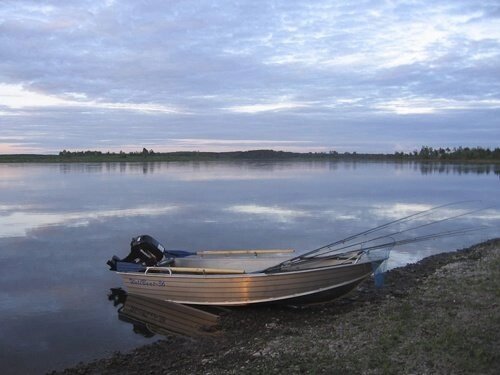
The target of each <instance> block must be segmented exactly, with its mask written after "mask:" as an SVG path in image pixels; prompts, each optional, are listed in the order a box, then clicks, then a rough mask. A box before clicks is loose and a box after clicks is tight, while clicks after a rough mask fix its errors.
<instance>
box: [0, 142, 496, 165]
mask: <svg viewBox="0 0 500 375" xmlns="http://www.w3.org/2000/svg"><path fill="white" fill-rule="evenodd" d="M204 160H207V161H208V160H395V161H399V160H415V161H457V162H460V161H463V162H467V161H472V162H500V148H498V147H497V148H495V149H493V150H490V149H488V148H482V147H472V148H470V147H458V148H453V149H450V148H437V149H435V148H432V147H428V146H423V147H422V148H421V149H420V150H415V151H412V152H408V153H405V152H395V153H393V154H366V153H357V152H337V151H334V150H332V151H329V152H308V153H298V152H288V151H274V150H252V151H231V152H199V151H176V152H155V151H153V150H147V149H146V148H143V149H142V151H136V152H128V153H126V152H123V151H120V152H118V153H115V152H102V151H67V150H63V151H61V152H59V154H58V155H35V154H18V155H0V162H124V161H127V162H128V161H130V162H134V161H204Z"/></svg>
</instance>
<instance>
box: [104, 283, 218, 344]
mask: <svg viewBox="0 0 500 375" xmlns="http://www.w3.org/2000/svg"><path fill="white" fill-rule="evenodd" d="M108 299H109V300H110V301H113V304H114V305H115V306H120V305H121V306H120V307H119V308H118V319H120V320H121V321H124V322H127V323H131V324H132V325H133V326H134V328H133V329H134V332H135V333H137V334H140V335H142V336H145V337H152V336H154V335H155V334H158V335H162V336H171V335H172V334H175V335H182V336H190V337H194V336H214V335H217V334H218V333H219V331H218V318H219V317H218V315H215V314H213V313H211V312H208V311H204V310H200V309H198V308H194V307H190V306H186V305H181V304H179V303H175V302H168V301H160V300H158V299H152V298H148V297H144V296H139V295H136V294H129V293H127V292H126V291H125V290H123V289H122V288H111V293H110V294H109V295H108Z"/></svg>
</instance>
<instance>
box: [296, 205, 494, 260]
mask: <svg viewBox="0 0 500 375" xmlns="http://www.w3.org/2000/svg"><path fill="white" fill-rule="evenodd" d="M489 208H491V207H483V208H479V209H476V210H472V211H467V212H463V213H461V214H457V215H454V216H449V217H445V218H444V219H439V220H434V221H431V222H430V223H425V224H420V225H417V226H415V227H412V228H408V229H405V230H401V231H398V232H393V233H389V234H386V235H383V236H379V237H375V238H370V239H368V240H365V241H360V242H357V243H353V244H350V245H346V246H343V247H340V248H337V249H331V248H330V250H328V251H323V252H321V253H320V252H318V253H316V254H314V255H311V253H310V252H309V253H306V254H302V255H301V256H300V257H301V258H307V259H312V258H317V257H320V256H322V255H325V254H329V253H338V252H339V251H341V250H344V249H348V248H350V247H354V246H357V245H363V244H366V243H369V242H373V241H376V240H380V239H384V238H387V237H392V236H396V235H399V234H401V233H405V232H409V231H412V230H416V229H420V228H424V227H427V226H430V225H435V224H438V223H442V222H444V221H448V220H453V219H457V218H459V217H462V216H466V215H470V214H473V213H476V212H480V211H484V210H487V209H489ZM315 251H317V250H315ZM308 254H309V255H308Z"/></svg>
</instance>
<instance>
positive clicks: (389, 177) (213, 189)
mask: <svg viewBox="0 0 500 375" xmlns="http://www.w3.org/2000/svg"><path fill="white" fill-rule="evenodd" d="M495 168H496V170H495ZM498 168H499V167H498V166H497V167H495V166H491V165H486V166H485V165H481V166H474V165H466V166H464V165H441V166H432V165H421V164H413V163H409V164H394V163H376V162H370V163H359V162H358V163H347V162H269V163H266V162H238V163H236V162H234V163H232V162H224V163H216V162H207V163H145V164H142V163H123V164H107V163H96V164H0V264H1V265H2V272H1V273H0V284H1V285H2V288H1V290H0V316H1V317H2V319H1V326H0V367H1V368H2V373H4V374H5V373H13V374H15V373H19V374H21V373H22V374H25V373H43V372H45V371H49V370H52V369H62V368H64V367H67V366H71V365H74V364H76V363H78V362H79V361H88V360H92V359H95V358H101V357H105V356H107V355H109V354H111V353H112V352H114V351H118V350H120V351H125V350H130V349H132V348H134V347H137V346H140V345H142V344H145V343H149V342H151V341H152V340H155V339H157V338H158V336H155V337H153V338H149V339H148V338H145V337H143V336H140V335H137V334H135V333H134V332H133V330H132V326H131V325H130V324H128V323H125V322H122V321H119V320H118V317H117V309H116V307H115V306H113V304H112V303H111V302H110V301H108V297H107V295H108V293H109V290H110V288H114V287H118V286H120V280H119V278H118V277H117V276H116V275H114V274H113V273H111V272H108V268H107V266H106V264H105V263H106V260H108V259H109V258H110V257H111V256H112V255H113V254H116V255H119V256H124V255H126V254H127V253H128V250H129V243H130V239H131V237H133V236H137V235H140V234H150V235H152V236H153V237H155V238H157V239H158V240H159V241H160V242H162V243H163V244H164V245H165V246H166V247H167V248H172V249H186V250H202V249H221V248H231V249H235V248H294V249H296V251H306V250H311V249H314V248H316V247H318V246H320V245H323V244H326V243H330V242H332V241H334V240H337V239H341V238H344V237H347V236H348V235H351V234H354V233H357V232H361V231H363V230H365V229H369V228H371V227H375V226H377V225H380V224H382V223H385V222H388V221H391V220H394V219H397V218H399V217H402V216H406V215H409V214H412V213H414V212H417V211H419V210H422V209H426V208H429V207H432V206H437V205H442V204H445V203H449V202H455V201H463V200H481V201H482V202H472V203H468V204H467V205H465V206H467V208H466V209H469V208H470V209H474V208H478V207H483V206H493V207H494V208H491V209H488V210H483V211H479V212H476V213H473V214H471V215H468V216H464V217H462V218H459V219H456V220H450V221H445V222H442V223H441V224H440V225H439V227H438V228H436V229H437V230H449V229H457V228H462V227H470V226H471V225H474V226H476V225H485V226H487V227H488V229H487V230H484V231H481V232H478V233H473V234H470V235H468V236H464V237H454V238H448V239H442V240H436V241H431V242H429V243H419V244H417V245H412V246H407V247H403V248H400V249H395V250H393V251H392V253H391V259H390V262H389V265H388V266H389V267H394V266H398V265H403V264H406V263H408V262H415V261H417V260H419V259H421V258H423V257H425V256H427V255H430V254H433V253H438V252H443V251H451V250H455V249H457V248H462V247H465V246H468V245H470V244H473V243H476V242H479V241H482V240H485V239H487V238H492V237H495V236H498V234H499V228H500V210H499V209H498V207H499V203H500V194H499V192H500V179H499V174H500V171H499V170H498ZM495 207H496V208H495ZM458 209H459V207H456V206H452V207H448V208H447V209H446V210H440V211H439V212H436V214H435V215H434V217H428V218H426V220H433V219H440V218H442V217H444V216H446V215H454V214H457V213H459V212H460V211H459V210H458ZM418 224H420V222H419V223H418ZM423 233H426V232H418V233H411V234H410V233H409V234H408V235H409V236H411V235H413V234H423ZM427 233H428V232H427Z"/></svg>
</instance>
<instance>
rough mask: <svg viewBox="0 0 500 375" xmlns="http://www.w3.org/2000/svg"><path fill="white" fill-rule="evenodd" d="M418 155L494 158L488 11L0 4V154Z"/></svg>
mask: <svg viewBox="0 0 500 375" xmlns="http://www.w3.org/2000/svg"><path fill="white" fill-rule="evenodd" d="M423 145H428V146H431V147H441V146H442V147H458V146H473V147H474V146H481V147H489V148H493V147H499V146H500V1H498V0H468V1H466V0H444V1H441V0H429V1H428V0H422V1H418V0H411V1H410V0H408V1H403V0H402V1H395V0H386V1H367V0H358V1H333V0H332V1H321V0H318V1H310V0H309V1H294V0H283V1H271V0H266V1H259V0H252V1H219V0H218V1H204V0H200V1H180V0H179V1H164V0H156V1H155V0H150V1H137V0H124V1H121V0H107V1H95V0H74V1H70V0H68V1H56V0H54V1H50V0H32V1H28V0H16V1H9V0H1V1H0V154H2V153H3V154H12V153H57V152H59V151H61V150H63V149H66V150H101V151H112V152H117V151H120V150H123V151H140V150H142V148H143V147H145V148H147V149H153V150H155V151H177V150H194V151H196V150H198V151H229V150H248V149H275V150H289V151H299V152H310V151H313V152H316V151H317V152H323V151H330V150H336V151H340V152H345V151H356V152H395V151H412V150H414V149H419V148H420V147H421V146H423Z"/></svg>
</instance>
